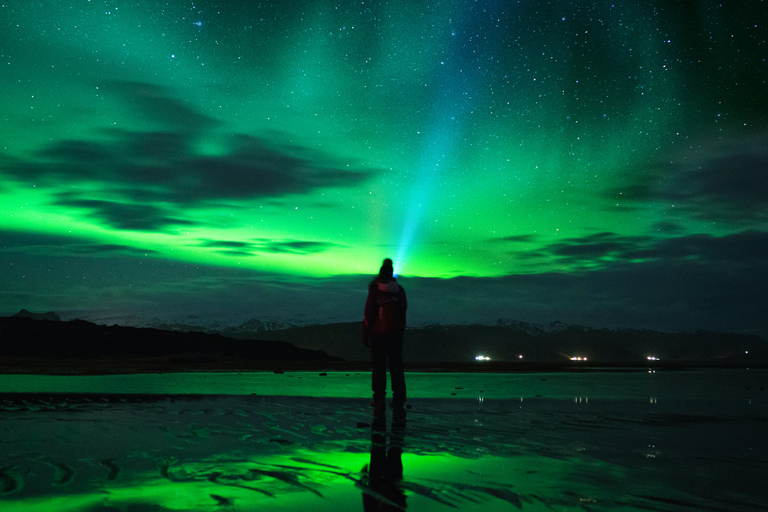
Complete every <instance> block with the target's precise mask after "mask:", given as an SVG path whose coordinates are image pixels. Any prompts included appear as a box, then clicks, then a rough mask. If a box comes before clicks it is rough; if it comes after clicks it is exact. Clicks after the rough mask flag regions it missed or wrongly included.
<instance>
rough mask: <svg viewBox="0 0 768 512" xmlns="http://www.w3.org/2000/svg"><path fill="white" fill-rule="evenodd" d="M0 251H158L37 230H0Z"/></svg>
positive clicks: (63, 253) (60, 253)
mask: <svg viewBox="0 0 768 512" xmlns="http://www.w3.org/2000/svg"><path fill="white" fill-rule="evenodd" d="M0 252H2V253H6V254H12V255H17V256H24V257H26V256H33V257H36V256H51V257H55V256H79V255H86V256H93V257H96V258H101V257H112V256H115V255H123V256H146V255H152V254H158V253H157V251H154V250H152V249H143V248H140V247H132V246H128V245H122V244H100V243H93V242H92V241H90V240H89V239H86V238H82V237H78V236H57V235H45V234H37V233H21V232H17V231H1V230H0Z"/></svg>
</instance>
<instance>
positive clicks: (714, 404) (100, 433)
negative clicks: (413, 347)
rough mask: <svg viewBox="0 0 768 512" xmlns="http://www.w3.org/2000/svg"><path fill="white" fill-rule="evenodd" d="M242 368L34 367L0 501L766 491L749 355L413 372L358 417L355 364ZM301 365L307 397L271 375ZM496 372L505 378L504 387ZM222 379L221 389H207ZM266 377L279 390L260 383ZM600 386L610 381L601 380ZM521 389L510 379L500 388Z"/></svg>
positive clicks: (515, 504)
mask: <svg viewBox="0 0 768 512" xmlns="http://www.w3.org/2000/svg"><path fill="white" fill-rule="evenodd" d="M29 377H30V378H32V379H34V377H32V376H29ZM150 377H151V378H150ZM159 377H161V376H159ZM214 377H216V376H211V378H214ZM249 377H253V376H247V375H243V376H242V377H241V379H246V378H249ZM256 377H258V379H257V382H258V383H259V384H258V385H259V393H258V394H241V392H242V389H245V388H247V386H244V387H243V388H242V389H241V388H239V387H237V385H236V382H237V376H232V375H229V376H222V377H221V380H220V381H217V383H216V384H215V386H212V385H210V384H206V385H205V386H203V387H200V388H195V387H193V386H188V387H187V389H189V390H190V391H189V392H182V393H180V392H175V391H174V392H168V391H166V392H164V391H163V389H158V388H161V387H163V386H170V385H169V384H168V382H169V381H165V380H157V379H155V378H154V377H153V376H145V377H140V376H139V377H133V376H125V377H124V378H123V379H124V380H123V381H121V384H120V385H121V386H124V388H122V389H124V391H123V392H113V393H93V392H88V393H84V392H71V391H68V390H67V389H60V390H58V391H57V390H50V389H47V387H48V386H62V384H61V383H62V382H66V381H56V380H51V381H47V383H46V382H44V381H41V382H40V383H39V386H43V387H46V389H45V390H41V389H39V388H38V390H37V391H35V392H11V393H9V392H6V393H4V394H2V395H1V396H0V442H1V444H2V452H1V454H0V505H1V507H0V508H2V510H3V511H6V510H7V511H16V510H23V511H43V510H45V511H50V510H57V511H73V512H74V511H77V512H84V511H88V512H90V511H97V510H98V511H107V510H125V511H134V512H135V511H149V510H154V511H157V510H160V511H165V510H183V511H193V510H194V511H201V510H211V511H220V510H307V509H310V510H314V511H318V512H319V511H324V510H329V511H330V510H333V511H338V510H360V509H363V507H364V504H366V505H369V506H370V505H371V504H376V505H377V506H378V503H381V504H383V505H382V506H386V507H389V509H390V510H398V509H402V508H403V507H405V508H406V509H411V510H456V509H458V510H516V509H522V510H655V511H658V510H662V511H677V510H736V511H740V510H763V509H764V508H765V507H766V505H768V491H766V490H765V489H764V482H765V480H766V478H767V477H768V462H766V460H767V459H766V454H768V443H767V442H766V440H765V435H764V432H765V430H766V427H768V407H766V405H768V400H767V399H766V395H765V393H766V392H765V390H764V384H765V382H766V373H765V372H764V371H763V372H762V373H761V372H758V373H754V372H753V373H751V374H746V375H745V374H744V373H739V372H737V373H730V374H727V373H726V374H722V373H715V374H704V375H699V380H697V381H694V382H690V385H686V384H685V383H686V381H687V380H688V377H686V376H685V375H677V374H675V375H673V376H672V378H671V380H666V381H659V382H657V383H654V384H649V387H647V388H644V387H642V385H641V387H640V388H638V386H639V384H638V382H641V381H640V380H638V379H642V376H640V375H633V374H627V373H622V374H617V375H611V376H606V375H605V374H587V375H571V376H568V375H566V376H564V377H563V376H562V375H559V374H528V375H523V376H517V377H515V380H512V381H510V380H509V378H508V376H507V377H496V376H493V375H489V376H480V377H483V378H485V379H486V380H482V381H479V380H478V376H477V375H462V374H453V375H447V376H446V375H443V376H440V377H441V378H442V379H443V380H440V381H439V382H435V381H434V379H432V380H430V379H429V378H428V377H429V376H427V377H425V378H424V379H422V378H421V377H419V376H416V375H411V376H410V377H411V383H412V388H411V389H412V396H413V398H412V399H411V400H410V401H409V405H411V408H410V409H407V410H405V411H404V413H403V414H402V415H400V414H398V415H395V414H393V412H392V411H389V410H388V411H387V414H386V417H385V418H383V419H382V418H376V417H374V416H373V414H372V411H371V409H370V407H369V403H368V402H369V401H368V399H367V398H365V394H366V392H365V390H362V391H357V388H358V387H359V386H360V383H361V382H364V381H365V379H366V378H367V375H366V374H362V375H359V376H356V375H354V374H352V375H349V376H348V375H347V374H340V375H339V374H332V375H327V376H320V375H319V374H316V373H312V374H307V373H289V374H274V373H272V374H266V373H265V374H260V375H258V376H256ZM191 378H193V379H194V381H195V382H199V381H201V380H202V379H200V376H199V375H192V376H191ZM299 378H301V380H302V381H304V386H305V387H306V388H308V389H310V390H311V391H312V392H313V394H314V395H316V396H314V397H312V396H298V395H294V396H289V394H293V393H297V392H298V391H290V390H292V389H296V388H294V387H291V386H292V384H290V385H289V384H286V383H287V382H288V381H292V382H293V381H297V380H298V379H299ZM649 378H650V379H653V376H650V377H649ZM147 379H149V380H147ZM505 379H506V380H505ZM569 379H570V380H569ZM92 382H97V381H92ZM140 382H144V383H145V384H141V385H144V386H146V385H147V384H146V382H151V386H152V388H151V389H152V392H142V393H135V392H130V388H132V387H133V388H135V389H138V388H140V387H141V386H140ZM322 382H325V383H326V384H325V385H326V386H330V388H332V389H333V390H339V389H341V390H342V391H340V392H338V393H337V394H340V395H354V396H336V397H332V396H323V395H330V394H333V393H332V392H330V391H323V390H322V388H321V385H322V384H319V383H322ZM429 382H432V383H433V384H434V385H430V384H428V383H429ZM649 382H650V381H649ZM345 383H346V384H345ZM511 383H514V386H516V387H517V388H519V389H515V390H512V389H508V388H509V387H510V386H511V385H512V384H511ZM707 383H709V384H707ZM729 383H730V384H729ZM449 384H450V387H449ZM673 384H674V385H673ZM11 385H12V383H11V382H10V381H6V382H5V384H4V386H5V387H6V388H7V387H8V386H11ZM25 385H28V384H25ZM93 385H94V386H95V385H96V384H93ZM247 385H248V386H251V385H253V383H252V382H248V383H247ZM201 386H202V385H201ZM220 386H228V387H230V388H231V389H232V393H223V394H222V393H220V392H219V387H220ZM270 386H271V388H272V389H273V390H275V391H276V392H281V391H285V392H286V394H281V395H271V394H269V393H266V392H265V390H268V389H269V388H270ZM478 386H482V387H483V388H485V389H482V390H480V389H478ZM702 387H704V388H707V387H709V388H710V389H701V388H702ZM761 387H762V388H763V389H761ZM603 388H610V389H609V390H607V391H605V392H603V393H602V394H601V393H599V392H598V390H600V389H603ZM668 388H676V389H668ZM724 388H725V390H724ZM30 389H31V388H30ZM206 389H207V390H208V392H203V393H200V392H199V391H200V390H206ZM299 389H300V388H299ZM568 389H573V390H574V393H573V394H572V395H569V394H568V391H567V390H568ZM520 390H524V392H523V393H522V394H523V395H524V396H520V397H515V398H513V397H512V396H513V395H514V394H515V393H516V392H517V391H520ZM590 390H592V391H593V393H590V392H589V391H590ZM633 390H635V391H633ZM717 390H719V391H718V392H716V391H717ZM0 391H2V390H0ZM6 391H7V389H6ZM145 391H146V390H145ZM480 391H482V393H480ZM334 392H335V391H334ZM649 392H654V394H653V396H647V394H648V393H649ZM400 468H402V469H400ZM385 509H386V508H385Z"/></svg>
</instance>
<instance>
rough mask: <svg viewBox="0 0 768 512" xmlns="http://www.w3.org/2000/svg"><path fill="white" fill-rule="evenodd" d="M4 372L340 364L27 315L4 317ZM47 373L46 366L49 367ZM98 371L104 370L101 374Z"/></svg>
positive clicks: (197, 337)
mask: <svg viewBox="0 0 768 512" xmlns="http://www.w3.org/2000/svg"><path fill="white" fill-rule="evenodd" d="M0 340H2V343H0V367H2V370H3V371H12V370H13V366H14V364H13V363H14V362H16V363H18V362H19V361H26V362H28V363H30V362H31V363H30V364H32V365H33V366H34V367H35V368H40V367H41V362H44V361H50V362H51V364H53V366H55V367H57V368H61V367H62V361H70V362H71V363H72V365H73V366H78V367H84V366H88V367H90V363H88V362H89V361H90V362H92V363H95V362H97V361H105V360H110V361H113V362H115V364H117V365H122V366H126V367H135V368H139V369H145V368H146V367H147V360H150V359H152V360H154V362H153V363H152V365H151V366H153V367H158V366H160V367H163V368H167V369H168V370H169V371H170V370H182V369H191V368H206V369H216V368H217V367H218V366H217V363H221V364H222V365H223V366H222V368H227V367H236V368H238V369H248V368H249V367H251V366H254V365H257V364H258V363H263V362H264V361H283V362H291V363H294V362H304V361H329V362H330V361H337V360H338V358H337V357H333V356H330V355H328V354H327V353H325V352H321V351H317V350H308V349H303V348H298V347H296V346H294V345H291V344H290V343H287V342H284V341H271V340H242V339H240V340H238V339H234V338H227V337H225V336H221V335H219V334H206V333H202V332H181V331H166V330H160V329H151V328H137V327H122V326H118V325H112V326H105V325H96V324H94V323H91V322H86V321H85V320H71V321H66V322H62V321H55V320H39V319H36V318H34V317H29V316H25V315H14V316H12V317H0ZM43 367H44V366H43ZM96 370H98V369H97V368H96Z"/></svg>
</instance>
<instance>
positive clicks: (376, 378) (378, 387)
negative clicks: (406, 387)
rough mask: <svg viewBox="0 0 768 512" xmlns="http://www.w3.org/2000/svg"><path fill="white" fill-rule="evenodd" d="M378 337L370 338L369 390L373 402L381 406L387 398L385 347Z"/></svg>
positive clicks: (382, 340)
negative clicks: (371, 367)
mask: <svg viewBox="0 0 768 512" xmlns="http://www.w3.org/2000/svg"><path fill="white" fill-rule="evenodd" d="M384 341H385V340H384V339H382V338H381V337H379V336H371V339H370V342H371V363H372V364H373V369H372V371H371V390H372V391H373V401H374V402H375V403H379V404H381V405H382V406H383V404H384V398H385V397H386V396H387V345H386V343H385V342H384Z"/></svg>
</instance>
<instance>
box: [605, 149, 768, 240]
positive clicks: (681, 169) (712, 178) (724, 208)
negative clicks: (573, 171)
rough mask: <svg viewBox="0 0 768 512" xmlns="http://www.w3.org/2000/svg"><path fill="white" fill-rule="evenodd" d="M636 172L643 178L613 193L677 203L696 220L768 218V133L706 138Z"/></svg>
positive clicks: (640, 201) (636, 202) (635, 200)
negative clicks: (729, 137)
mask: <svg viewBox="0 0 768 512" xmlns="http://www.w3.org/2000/svg"><path fill="white" fill-rule="evenodd" d="M636 174H638V175H640V176H642V177H643V178H642V179H641V180H635V182H634V183H631V184H630V185H628V186H626V187H622V188H620V189H612V190H610V191H609V192H608V196H610V197H611V198H612V199H615V198H617V197H619V198H621V199H622V201H623V202H624V204H625V206H626V205H627V204H628V205H629V206H630V207H640V206H641V205H642V207H644V208H647V205H648V204H649V203H662V204H665V205H670V206H671V205H674V210H675V211H676V212H678V213H679V214H682V215H684V216H686V217H688V218H690V219H695V220H704V221H718V222H724V223H728V224H732V225H755V224H758V223H763V222H765V221H766V220H768V135H757V136H754V137H752V138H746V139H741V140H738V141H731V140H725V141H716V142H712V143H709V144H707V143H701V144H699V145H697V146H695V147H694V146H692V149H689V150H687V151H683V152H677V153H674V154H672V153H670V154H668V155H667V156H666V158H665V159H664V160H663V161H659V162H656V163H655V164H654V165H652V166H649V167H646V168H644V169H636Z"/></svg>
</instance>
